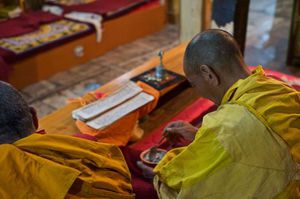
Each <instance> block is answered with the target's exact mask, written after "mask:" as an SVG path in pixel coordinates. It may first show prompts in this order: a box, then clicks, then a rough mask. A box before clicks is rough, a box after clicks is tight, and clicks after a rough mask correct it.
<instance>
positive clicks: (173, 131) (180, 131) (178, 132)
mask: <svg viewBox="0 0 300 199" xmlns="http://www.w3.org/2000/svg"><path fill="white" fill-rule="evenodd" d="M186 133H187V129H186V128H185V127H174V128H169V129H168V130H167V134H166V136H168V137H172V136H174V135H181V136H184V135H185V134H186Z"/></svg>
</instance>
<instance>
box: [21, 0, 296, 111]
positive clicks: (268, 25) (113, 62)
mask: <svg viewBox="0 0 300 199" xmlns="http://www.w3.org/2000/svg"><path fill="white" fill-rule="evenodd" d="M291 10H292V1H290V0H289V1H286V0H260V1H251V4H250V13H249V21H248V32H247V44H246V50H245V59H246V63H247V64H248V65H258V64H262V65H263V66H265V67H267V68H271V69H274V70H279V71H282V72H286V73H291V71H293V74H296V75H299V76H300V70H299V69H296V70H295V69H293V68H288V67H286V64H285V62H286V51H287V44H288V35H289V26H290V15H291ZM178 43H179V35H178V28H177V27H176V26H173V25H168V26H166V28H165V29H163V30H162V31H161V32H158V33H155V34H153V35H150V36H147V37H144V38H142V39H139V40H136V41H134V42H132V43H130V44H127V45H123V46H120V47H118V48H116V49H114V50H112V51H110V52H108V53H106V54H104V55H103V56H101V57H98V58H96V59H94V60H91V61H90V62H88V63H86V64H82V65H79V66H77V67H75V68H73V69H71V70H69V71H65V72H62V73H59V74H57V75H55V76H53V77H51V78H50V79H48V80H44V81H41V82H39V83H36V84H33V85H31V86H29V87H27V88H25V89H23V90H22V93H23V94H24V96H25V98H26V100H27V101H28V102H29V103H30V104H31V105H32V106H34V107H35V108H36V109H37V111H38V115H39V117H43V116H45V115H47V114H49V113H51V112H53V111H54V110H56V109H58V108H60V107H62V106H64V105H65V103H66V100H67V99H69V98H76V97H79V96H81V95H83V94H84V93H86V92H88V91H90V90H94V89H95V88H97V87H99V86H101V85H103V84H105V83H106V82H108V81H110V80H112V79H114V78H116V77H118V76H120V75H122V74H123V73H125V72H127V71H129V70H131V69H133V68H135V67H137V66H138V65H140V64H142V63H143V62H145V61H147V60H149V59H150V58H151V57H153V56H155V55H156V54H157V52H158V50H160V49H163V50H167V49H170V48H172V47H174V46H176V45H177V44H178Z"/></svg>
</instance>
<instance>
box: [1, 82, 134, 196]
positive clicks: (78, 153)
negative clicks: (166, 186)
mask: <svg viewBox="0 0 300 199" xmlns="http://www.w3.org/2000/svg"><path fill="white" fill-rule="evenodd" d="M37 127H38V120H37V116H36V113H35V111H34V109H33V108H30V107H29V106H28V105H27V103H26V102H25V101H24V99H23V98H22V96H21V95H20V94H19V93H18V91H17V90H15V89H14V88H13V87H12V86H10V85H9V84H6V83H4V82H1V81H0V154H1V155H0V165H1V169H0V198H13V199H18V198H22V199H24V198H28V199H31V198H49V199H52V198H53V199H61V198H115V199H119V198H120V199H131V198H134V194H133V193H132V187H131V183H130V173H129V170H128V168H127V165H126V163H125V161H124V158H123V156H122V153H121V151H120V150H119V148H118V147H116V146H114V145H110V144H101V143H97V142H93V141H88V140H83V139H80V138H74V137H71V136H64V135H47V134H45V135H42V134H38V133H35V131H36V129H37Z"/></svg>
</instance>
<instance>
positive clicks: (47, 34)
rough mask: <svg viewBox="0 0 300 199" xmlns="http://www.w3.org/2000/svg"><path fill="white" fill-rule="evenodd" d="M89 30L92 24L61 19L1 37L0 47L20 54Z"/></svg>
mask: <svg viewBox="0 0 300 199" xmlns="http://www.w3.org/2000/svg"><path fill="white" fill-rule="evenodd" d="M88 30H90V26H88V25H87V24H84V23H79V22H74V21H69V20H60V21H56V22H53V23H49V24H45V25H42V26H40V29H39V30H37V31H35V32H32V33H28V34H24V35H21V36H17V37H9V38H3V39H0V47H1V48H3V49H5V50H9V51H12V52H14V53H16V54H20V53H24V52H26V51H29V50H33V49H35V48H38V47H41V46H44V45H46V44H49V43H52V42H56V41H59V40H62V39H66V38H68V37H71V36H73V35H76V34H79V33H83V32H86V31H88Z"/></svg>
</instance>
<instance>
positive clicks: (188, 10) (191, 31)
mask: <svg viewBox="0 0 300 199" xmlns="http://www.w3.org/2000/svg"><path fill="white" fill-rule="evenodd" d="M202 7H203V0H197V1H195V0H184V1H183V0H181V1H180V40H181V41H182V42H186V41H188V40H190V39H192V37H193V36H194V35H196V34H197V33H199V32H201V31H202V14H203V13H202Z"/></svg>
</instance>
